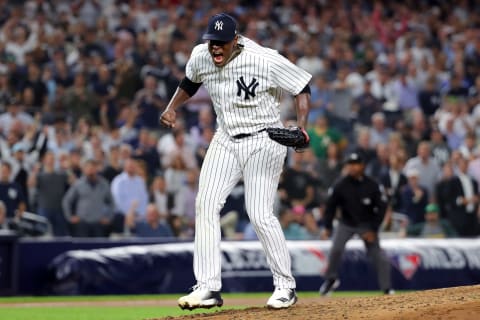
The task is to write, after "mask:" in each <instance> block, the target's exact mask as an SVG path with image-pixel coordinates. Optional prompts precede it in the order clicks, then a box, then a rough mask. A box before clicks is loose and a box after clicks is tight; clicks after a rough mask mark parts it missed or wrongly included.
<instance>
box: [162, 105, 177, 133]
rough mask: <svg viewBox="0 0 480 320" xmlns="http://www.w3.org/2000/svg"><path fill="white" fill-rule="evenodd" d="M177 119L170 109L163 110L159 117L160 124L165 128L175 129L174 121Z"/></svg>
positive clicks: (173, 111)
mask: <svg viewBox="0 0 480 320" xmlns="http://www.w3.org/2000/svg"><path fill="white" fill-rule="evenodd" d="M176 118H177V113H176V112H175V110H172V109H168V108H167V109H165V111H164V112H163V113H162V114H161V115H160V123H161V124H162V125H163V126H165V127H167V128H175V119H176Z"/></svg>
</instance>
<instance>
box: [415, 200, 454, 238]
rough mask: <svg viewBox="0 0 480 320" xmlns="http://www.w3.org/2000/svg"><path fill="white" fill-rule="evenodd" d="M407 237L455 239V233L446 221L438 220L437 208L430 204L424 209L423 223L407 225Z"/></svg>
mask: <svg viewBox="0 0 480 320" xmlns="http://www.w3.org/2000/svg"><path fill="white" fill-rule="evenodd" d="M407 236H408V237H420V238H452V237H456V236H457V233H456V232H455V229H454V228H453V227H452V225H451V224H450V222H448V220H444V219H441V218H440V214H439V208H438V206H437V205H436V204H434V203H430V204H428V205H427V206H426V207H425V222H420V223H416V224H413V225H409V226H408V228H407Z"/></svg>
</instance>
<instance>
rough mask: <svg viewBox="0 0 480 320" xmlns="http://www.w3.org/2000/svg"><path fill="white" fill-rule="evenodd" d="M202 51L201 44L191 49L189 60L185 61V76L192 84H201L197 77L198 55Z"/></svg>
mask: <svg viewBox="0 0 480 320" xmlns="http://www.w3.org/2000/svg"><path fill="white" fill-rule="evenodd" d="M201 51H202V44H199V45H197V46H196V47H195V48H193V50H192V53H191V55H190V59H188V61H187V65H186V66H185V76H186V77H187V78H188V79H189V80H190V81H192V82H195V83H201V82H202V80H201V79H200V76H199V72H198V70H199V66H200V54H201Z"/></svg>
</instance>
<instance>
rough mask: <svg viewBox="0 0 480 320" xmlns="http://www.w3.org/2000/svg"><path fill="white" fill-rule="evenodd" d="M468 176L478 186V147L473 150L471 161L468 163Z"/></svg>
mask: <svg viewBox="0 0 480 320" xmlns="http://www.w3.org/2000/svg"><path fill="white" fill-rule="evenodd" d="M468 174H469V175H470V176H471V177H472V178H474V179H475V181H477V183H478V184H479V185H480V146H479V147H477V148H475V150H474V152H473V159H472V160H470V162H469V163H468Z"/></svg>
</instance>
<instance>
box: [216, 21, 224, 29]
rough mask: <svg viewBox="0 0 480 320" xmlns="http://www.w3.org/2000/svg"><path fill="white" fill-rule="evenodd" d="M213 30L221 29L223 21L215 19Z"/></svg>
mask: <svg viewBox="0 0 480 320" xmlns="http://www.w3.org/2000/svg"><path fill="white" fill-rule="evenodd" d="M214 28H215V30H223V21H221V20H217V21H215V27H214Z"/></svg>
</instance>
